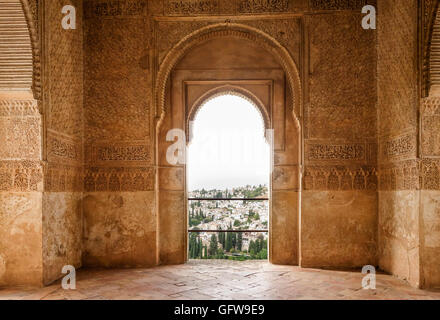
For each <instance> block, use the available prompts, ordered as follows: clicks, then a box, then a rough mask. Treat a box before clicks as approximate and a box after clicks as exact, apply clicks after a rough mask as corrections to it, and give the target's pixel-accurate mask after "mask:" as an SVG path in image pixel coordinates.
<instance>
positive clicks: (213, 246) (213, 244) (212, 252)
mask: <svg viewBox="0 0 440 320" xmlns="http://www.w3.org/2000/svg"><path fill="white" fill-rule="evenodd" d="M217 250H218V242H217V236H216V235H215V234H213V235H212V236H211V241H210V242H209V256H210V257H211V256H216V255H217Z"/></svg>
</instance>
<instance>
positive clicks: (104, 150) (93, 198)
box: [83, 0, 156, 267]
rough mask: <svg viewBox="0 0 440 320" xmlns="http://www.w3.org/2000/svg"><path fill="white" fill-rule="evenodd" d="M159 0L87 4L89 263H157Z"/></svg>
mask: <svg viewBox="0 0 440 320" xmlns="http://www.w3.org/2000/svg"><path fill="white" fill-rule="evenodd" d="M152 2H153V1H118V2H114V1H112V2H110V1H95V0H91V1H84V14H85V30H84V54H85V57H84V68H85V73H84V88H85V90H84V110H85V143H84V144H85V166H86V168H85V180H84V187H85V192H86V193H85V195H84V238H83V241H84V242H83V243H84V252H83V261H84V265H86V266H105V267H126V266H151V265H155V264H156V218H155V197H154V196H153V195H154V184H155V171H154V169H153V161H154V154H153V148H154V138H153V135H152V133H151V132H152V125H151V121H152V118H151V117H152V116H154V113H153V112H151V105H152V101H151V100H152V98H151V97H152V80H151V78H152V73H151V72H150V71H151V70H150V65H151V61H152V58H153V57H152V56H151V50H150V48H151V42H152V30H151V27H150V19H148V12H149V10H148V8H149V7H150V3H152ZM147 4H148V5H147Z"/></svg>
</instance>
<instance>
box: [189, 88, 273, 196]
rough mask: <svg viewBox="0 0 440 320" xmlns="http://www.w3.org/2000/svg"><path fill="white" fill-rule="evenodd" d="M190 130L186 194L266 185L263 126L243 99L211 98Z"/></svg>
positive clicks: (267, 158) (266, 149)
mask: <svg viewBox="0 0 440 320" xmlns="http://www.w3.org/2000/svg"><path fill="white" fill-rule="evenodd" d="M192 128H193V129H192V130H193V131H192V132H193V139H192V142H191V144H190V145H189V147H188V163H187V168H188V176H187V179H188V188H189V191H191V190H196V189H201V188H205V189H214V188H216V189H226V188H232V187H239V186H245V185H247V184H250V185H259V184H266V185H267V184H268V181H269V168H270V153H269V145H268V144H267V142H266V140H265V138H264V123H263V119H262V117H261V115H260V113H259V111H258V110H257V109H256V107H254V106H253V105H252V104H251V103H249V102H248V101H247V100H245V99H243V98H240V97H237V96H232V95H224V96H219V97H217V98H214V99H213V100H211V101H209V102H208V103H206V104H205V105H204V106H203V107H202V108H201V109H200V111H199V113H198V114H197V116H196V118H195V120H194V122H193V125H192Z"/></svg>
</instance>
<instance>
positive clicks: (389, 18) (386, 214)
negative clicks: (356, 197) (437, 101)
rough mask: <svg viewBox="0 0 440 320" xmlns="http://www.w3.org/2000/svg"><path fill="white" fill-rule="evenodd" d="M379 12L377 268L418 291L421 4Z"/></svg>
mask: <svg viewBox="0 0 440 320" xmlns="http://www.w3.org/2000/svg"><path fill="white" fill-rule="evenodd" d="M378 11H379V18H378V24H379V27H378V119H379V125H378V127H379V130H378V132H379V144H380V147H379V157H378V159H379V165H380V172H381V177H380V189H379V243H380V247H379V255H380V259H379V265H380V267H381V268H382V269H383V270H385V271H388V272H390V273H392V274H394V275H397V276H399V277H401V278H403V279H406V280H408V281H409V282H410V283H411V284H412V285H414V286H420V285H421V284H422V283H421V270H422V264H421V246H420V243H421V240H422V239H421V234H420V230H421V228H422V225H421V220H420V204H421V198H420V197H421V193H420V188H421V185H420V179H419V175H420V171H419V170H420V161H419V154H418V149H419V141H418V134H419V125H418V121H419V119H418V108H419V83H418V60H417V59H418V43H417V41H418V23H419V21H418V2H417V1H413V0H412V1H407V2H406V3H405V4H404V5H403V4H402V3H401V2H399V1H380V2H379V8H378ZM402 26H405V27H404V28H403V27H402Z"/></svg>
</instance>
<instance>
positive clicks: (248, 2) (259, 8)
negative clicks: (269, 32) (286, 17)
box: [238, 0, 289, 13]
mask: <svg viewBox="0 0 440 320" xmlns="http://www.w3.org/2000/svg"><path fill="white" fill-rule="evenodd" d="M239 1H240V2H239V7H238V11H239V12H240V13H264V12H268V13H269V12H286V11H287V10H288V9H289V0H239Z"/></svg>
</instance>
